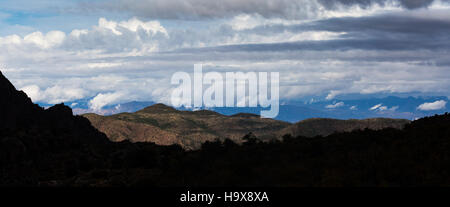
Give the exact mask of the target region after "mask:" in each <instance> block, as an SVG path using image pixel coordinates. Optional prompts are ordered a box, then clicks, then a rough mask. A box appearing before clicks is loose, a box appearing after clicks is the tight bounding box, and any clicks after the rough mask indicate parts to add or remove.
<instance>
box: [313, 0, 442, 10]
mask: <svg viewBox="0 0 450 207" xmlns="http://www.w3.org/2000/svg"><path fill="white" fill-rule="evenodd" d="M433 1H434V0H397V2H398V3H399V4H400V5H401V6H403V7H405V8H407V9H417V8H423V7H427V6H429V5H430V4H431V3H433ZM319 2H320V3H321V4H322V5H324V6H325V7H327V8H329V9H332V8H335V7H336V6H337V5H345V6H353V5H359V6H361V7H363V8H364V7H369V6H371V5H374V4H378V5H382V6H383V5H385V4H386V3H388V2H391V1H390V0H331V1H330V0H319Z"/></svg>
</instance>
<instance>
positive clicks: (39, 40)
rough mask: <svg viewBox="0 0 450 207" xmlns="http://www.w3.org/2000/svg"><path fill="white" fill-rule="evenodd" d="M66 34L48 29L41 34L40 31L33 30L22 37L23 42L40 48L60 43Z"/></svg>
mask: <svg viewBox="0 0 450 207" xmlns="http://www.w3.org/2000/svg"><path fill="white" fill-rule="evenodd" d="M65 38H66V34H65V33H64V32H61V31H50V32H48V33H47V34H45V35H43V34H42V33H41V32H33V33H31V34H29V35H27V36H25V37H24V38H23V40H24V42H25V43H32V44H35V45H37V46H38V47H40V48H43V49H47V48H50V47H55V46H59V45H61V43H62V42H63V41H64V39H65Z"/></svg>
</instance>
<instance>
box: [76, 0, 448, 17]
mask: <svg viewBox="0 0 450 207" xmlns="http://www.w3.org/2000/svg"><path fill="white" fill-rule="evenodd" d="M443 1H448V0H443ZM388 2H396V3H397V4H398V5H400V6H401V7H403V8H406V9H417V8H424V7H428V6H429V5H430V4H431V3H433V2H434V0H221V1H212V0H112V1H105V2H102V3H90V2H89V3H86V2H85V3H83V4H80V8H81V9H82V10H84V11H94V12H95V11H98V10H104V11H117V12H126V13H129V14H131V15H133V16H138V17H144V18H156V19H210V18H226V17H232V16H235V15H239V14H251V15H253V14H258V15H261V16H263V17H266V18H274V17H276V18H286V19H305V18H310V17H314V16H315V15H317V14H318V13H319V12H321V10H320V7H321V6H324V7H325V8H327V9H329V10H333V9H336V8H338V6H344V7H345V6H353V5H359V6H360V7H362V8H368V7H370V6H372V5H375V4H377V5H381V6H383V5H385V4H387V3H388Z"/></svg>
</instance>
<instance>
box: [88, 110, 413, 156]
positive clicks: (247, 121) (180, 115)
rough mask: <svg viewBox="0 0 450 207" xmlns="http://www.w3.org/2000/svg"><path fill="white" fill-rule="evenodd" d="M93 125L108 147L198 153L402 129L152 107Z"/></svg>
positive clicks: (92, 117) (383, 123) (384, 123)
mask: <svg viewBox="0 0 450 207" xmlns="http://www.w3.org/2000/svg"><path fill="white" fill-rule="evenodd" d="M83 116H84V117H86V118H88V119H89V121H90V122H91V123H92V125H93V126H94V127H95V128H97V129H98V130H99V131H101V132H103V133H105V134H106V135H107V136H108V138H109V139H110V140H112V141H115V142H117V141H124V140H129V141H131V142H154V143H156V144H158V145H172V144H178V145H180V146H181V147H183V148H184V149H188V150H192V149H199V148H200V147H201V145H202V144H203V143H205V142H206V141H215V140H217V139H219V140H222V141H223V140H225V139H230V140H232V141H234V142H236V143H239V144H240V143H242V142H243V141H244V140H243V139H242V138H243V137H244V136H245V135H246V134H248V133H250V132H251V133H252V134H253V135H255V136H256V137H258V139H260V140H262V141H269V140H272V139H279V138H281V137H282V136H283V135H285V134H291V135H293V136H305V137H314V136H318V135H322V136H327V135H330V134H332V133H334V132H350V131H353V130H357V129H366V128H367V129H374V130H379V129H383V128H396V129H401V128H403V127H404V126H405V125H406V124H407V123H409V121H408V120H404V119H386V118H377V119H364V120H356V119H352V120H337V119H322V118H315V119H308V120H304V121H300V122H298V123H296V124H291V123H288V122H283V121H278V120H274V119H262V118H260V117H259V116H258V115H255V114H245V113H240V114H235V115H231V116H226V115H223V114H219V113H217V112H213V111H207V110H202V111H179V110H176V109H174V108H172V107H170V106H166V105H163V104H155V105H153V106H150V107H147V108H145V109H143V110H140V111H137V112H135V113H121V114H116V115H112V116H101V115H97V114H84V115H83Z"/></svg>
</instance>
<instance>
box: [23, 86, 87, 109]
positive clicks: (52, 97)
mask: <svg viewBox="0 0 450 207" xmlns="http://www.w3.org/2000/svg"><path fill="white" fill-rule="evenodd" d="M20 90H23V91H24V92H25V93H26V94H27V95H28V96H29V97H30V98H31V100H33V101H34V102H40V101H45V102H47V103H50V104H57V103H62V102H66V101H71V100H76V99H81V98H83V97H84V96H85V95H86V91H85V90H84V89H82V88H76V87H66V86H64V87H62V86H59V85H54V86H52V87H49V88H46V89H45V90H41V89H40V88H39V86H37V85H28V86H24V87H22V88H20Z"/></svg>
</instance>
